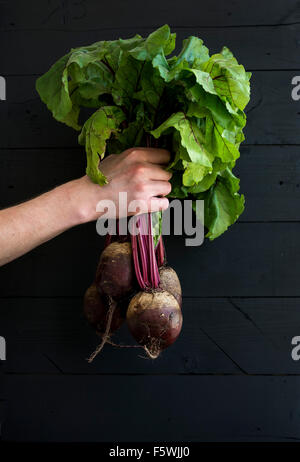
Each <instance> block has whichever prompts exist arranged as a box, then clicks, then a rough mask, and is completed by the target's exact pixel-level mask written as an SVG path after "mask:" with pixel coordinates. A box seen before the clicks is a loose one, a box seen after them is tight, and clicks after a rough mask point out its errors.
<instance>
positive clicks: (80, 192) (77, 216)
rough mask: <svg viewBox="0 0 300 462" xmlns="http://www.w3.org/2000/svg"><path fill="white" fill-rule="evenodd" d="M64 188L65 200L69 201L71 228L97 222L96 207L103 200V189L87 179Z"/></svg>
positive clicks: (67, 184) (78, 180)
mask: <svg viewBox="0 0 300 462" xmlns="http://www.w3.org/2000/svg"><path fill="white" fill-rule="evenodd" d="M59 188H62V190H63V195H64V200H65V201H67V204H68V206H67V210H68V215H69V219H70V221H71V224H70V226H76V225H80V224H84V223H88V222H90V221H93V220H96V218H97V212H96V205H97V202H98V201H99V200H101V196H102V191H101V187H100V186H99V185H97V184H94V183H92V182H91V180H90V179H89V178H88V177H87V176H84V177H81V178H78V179H76V180H72V181H69V182H68V183H65V184H63V185H62V186H60V187H59Z"/></svg>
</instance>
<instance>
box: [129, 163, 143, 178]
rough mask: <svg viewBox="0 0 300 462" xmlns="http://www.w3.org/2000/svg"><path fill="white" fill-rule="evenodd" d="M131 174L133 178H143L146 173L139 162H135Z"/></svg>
mask: <svg viewBox="0 0 300 462" xmlns="http://www.w3.org/2000/svg"><path fill="white" fill-rule="evenodd" d="M132 173H133V175H134V176H137V177H143V176H144V175H145V173H146V167H145V165H144V164H142V163H141V162H136V163H135V164H134V165H133V167H132Z"/></svg>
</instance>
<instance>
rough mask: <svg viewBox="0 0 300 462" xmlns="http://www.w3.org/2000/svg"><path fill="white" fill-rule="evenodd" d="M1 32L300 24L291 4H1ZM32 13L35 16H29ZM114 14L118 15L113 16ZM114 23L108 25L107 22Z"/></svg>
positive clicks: (291, 0) (190, 0)
mask: <svg viewBox="0 0 300 462" xmlns="http://www.w3.org/2000/svg"><path fill="white" fill-rule="evenodd" d="M0 11H1V13H2V14H1V22H0V27H1V28H3V29H5V30H18V29H23V28H30V29H39V30H41V29H47V30H49V29H52V28H55V29H68V28H70V29H72V30H74V29H75V30H80V29H107V28H111V27H112V24H113V27H115V28H121V27H125V26H130V27H133V26H134V25H137V24H138V25H139V27H149V24H151V25H152V24H154V25H155V26H154V27H159V25H161V24H164V23H169V24H172V25H173V26H176V25H182V24H189V25H190V26H192V25H193V26H202V27H208V26H229V25H235V26H236V25H237V26H240V25H248V24H253V25H262V24H286V23H291V22H297V21H299V20H300V13H299V7H298V3H297V1H296V0H286V1H285V2H272V1H271V0H263V1H261V0H260V1H259V0H244V1H243V3H236V2H235V1H234V0H229V1H226V2H220V1H219V0H212V1H210V2H204V1H200V2H199V1H195V0H187V1H186V2H185V7H184V8H182V3H181V1H180V0H173V2H172V8H170V7H169V5H167V4H165V3H163V2H161V1H159V0H152V2H151V4H150V3H147V2H146V3H144V4H142V3H141V2H139V1H137V0H130V1H127V2H126V5H125V3H124V2H123V1H120V0H119V1H115V2H114V3H113V4H112V3H109V2H108V3H105V4H103V3H99V2H98V1H97V0H89V1H88V2H87V1H81V2H78V1H68V2H60V1H58V0H54V1H53V0H52V1H51V2H49V1H47V0H41V1H39V2H38V4H37V3H36V2H34V1H33V0H30V1H27V2H26V4H24V3H23V2H13V1H10V2H2V4H1V10H0ZM32 11H34V14H32ZM116 11H117V12H118V14H116ZM112 18H113V21H112Z"/></svg>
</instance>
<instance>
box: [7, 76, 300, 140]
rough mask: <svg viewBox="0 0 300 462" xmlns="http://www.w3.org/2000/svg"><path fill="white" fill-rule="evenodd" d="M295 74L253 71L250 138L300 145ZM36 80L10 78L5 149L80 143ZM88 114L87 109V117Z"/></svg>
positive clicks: (32, 77)
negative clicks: (51, 108)
mask: <svg viewBox="0 0 300 462" xmlns="http://www.w3.org/2000/svg"><path fill="white" fill-rule="evenodd" d="M299 72H300V71H299ZM295 74H297V72H294V71H292V72H291V71H280V72H279V71H278V72H259V71H257V72H255V73H254V74H253V77H252V97H251V103H250V104H249V106H248V107H247V113H248V122H247V127H246V129H245V136H246V141H245V143H247V144H264V145H265V144H300V130H299V128H300V125H299V124H300V117H299V104H298V102H297V101H293V99H292V98H291V91H292V85H291V81H292V78H293V76H294V75H295ZM35 80H36V77H34V76H29V77H9V78H7V101H5V102H2V104H0V123H1V126H2V132H1V135H2V136H1V140H0V148H36V147H38V148H41V147H43V148H46V147H48V148H49V147H66V146H69V147H75V146H78V141H77V136H78V132H76V131H75V130H73V129H71V128H69V127H67V126H65V125H63V124H61V123H59V122H57V121H55V120H54V119H53V118H52V115H51V113H50V112H49V111H48V109H47V108H46V106H45V105H44V104H43V103H42V102H41V101H40V99H39V97H38V95H37V93H36V90H35ZM88 117H89V112H85V113H84V114H83V119H82V120H86V118H88Z"/></svg>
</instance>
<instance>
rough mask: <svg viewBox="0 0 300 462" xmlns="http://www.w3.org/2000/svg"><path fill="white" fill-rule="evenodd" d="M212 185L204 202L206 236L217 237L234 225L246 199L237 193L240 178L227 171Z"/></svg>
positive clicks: (211, 238)
mask: <svg viewBox="0 0 300 462" xmlns="http://www.w3.org/2000/svg"><path fill="white" fill-rule="evenodd" d="M218 178H219V181H218V182H217V183H216V184H215V185H214V186H212V188H211V189H210V191H209V194H208V196H207V199H206V200H205V203H204V215H205V226H206V227H207V229H208V233H207V235H206V237H209V239H210V240H213V239H215V238H216V237H218V236H220V235H221V234H222V233H224V232H225V231H226V230H227V228H228V227H229V226H230V225H232V224H233V223H234V222H235V221H236V220H237V219H238V217H239V216H240V214H241V213H242V212H243V210H244V204H245V199H244V196H243V195H241V196H240V195H239V194H238V193H237V188H238V179H237V178H236V177H234V175H233V174H232V173H231V172H230V173H229V172H228V171H227V173H226V174H225V175H224V177H222V176H221V177H218Z"/></svg>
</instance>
